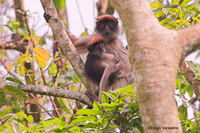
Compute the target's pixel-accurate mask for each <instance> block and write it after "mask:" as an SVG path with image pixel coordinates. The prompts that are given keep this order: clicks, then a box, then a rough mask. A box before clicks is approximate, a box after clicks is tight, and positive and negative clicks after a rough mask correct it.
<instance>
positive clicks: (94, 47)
mask: <svg viewBox="0 0 200 133" xmlns="http://www.w3.org/2000/svg"><path fill="white" fill-rule="evenodd" d="M87 45H88V51H89V53H91V54H99V53H103V52H104V50H105V49H104V43H103V40H102V38H100V37H93V38H92V40H91V41H90V42H89V43H88V44H87Z"/></svg>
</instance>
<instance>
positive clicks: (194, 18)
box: [192, 17, 200, 24]
mask: <svg viewBox="0 0 200 133" xmlns="http://www.w3.org/2000/svg"><path fill="white" fill-rule="evenodd" d="M192 19H193V20H194V21H197V23H199V24H200V20H199V19H198V18H196V17H192Z"/></svg>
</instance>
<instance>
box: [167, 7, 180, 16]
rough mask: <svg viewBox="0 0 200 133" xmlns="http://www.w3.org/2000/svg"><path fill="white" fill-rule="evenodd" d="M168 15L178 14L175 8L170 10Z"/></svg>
mask: <svg viewBox="0 0 200 133" xmlns="http://www.w3.org/2000/svg"><path fill="white" fill-rule="evenodd" d="M169 13H170V14H172V15H174V14H175V13H179V10H178V9H177V8H170V9H169Z"/></svg>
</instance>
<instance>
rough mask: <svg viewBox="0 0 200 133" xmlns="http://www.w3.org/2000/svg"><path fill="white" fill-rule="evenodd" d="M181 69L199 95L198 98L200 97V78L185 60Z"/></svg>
mask: <svg viewBox="0 0 200 133" xmlns="http://www.w3.org/2000/svg"><path fill="white" fill-rule="evenodd" d="M180 69H181V71H182V72H184V73H185V75H186V79H187V81H188V82H189V84H190V85H191V87H192V89H193V90H194V92H195V94H196V95H197V99H200V80H199V79H198V78H197V77H196V75H195V73H194V71H193V70H192V69H191V68H190V66H188V65H187V63H186V62H185V61H183V62H182V64H181V66H180Z"/></svg>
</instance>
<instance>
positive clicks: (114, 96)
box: [103, 92, 118, 100]
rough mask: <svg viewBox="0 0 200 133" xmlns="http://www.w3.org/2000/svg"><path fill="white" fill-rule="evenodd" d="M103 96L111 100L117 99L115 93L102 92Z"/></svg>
mask: <svg viewBox="0 0 200 133" xmlns="http://www.w3.org/2000/svg"><path fill="white" fill-rule="evenodd" d="M103 93H104V94H106V95H107V96H108V97H109V98H110V99H111V100H115V99H118V96H117V94H116V93H114V92H110V93H109V92H103Z"/></svg>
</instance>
